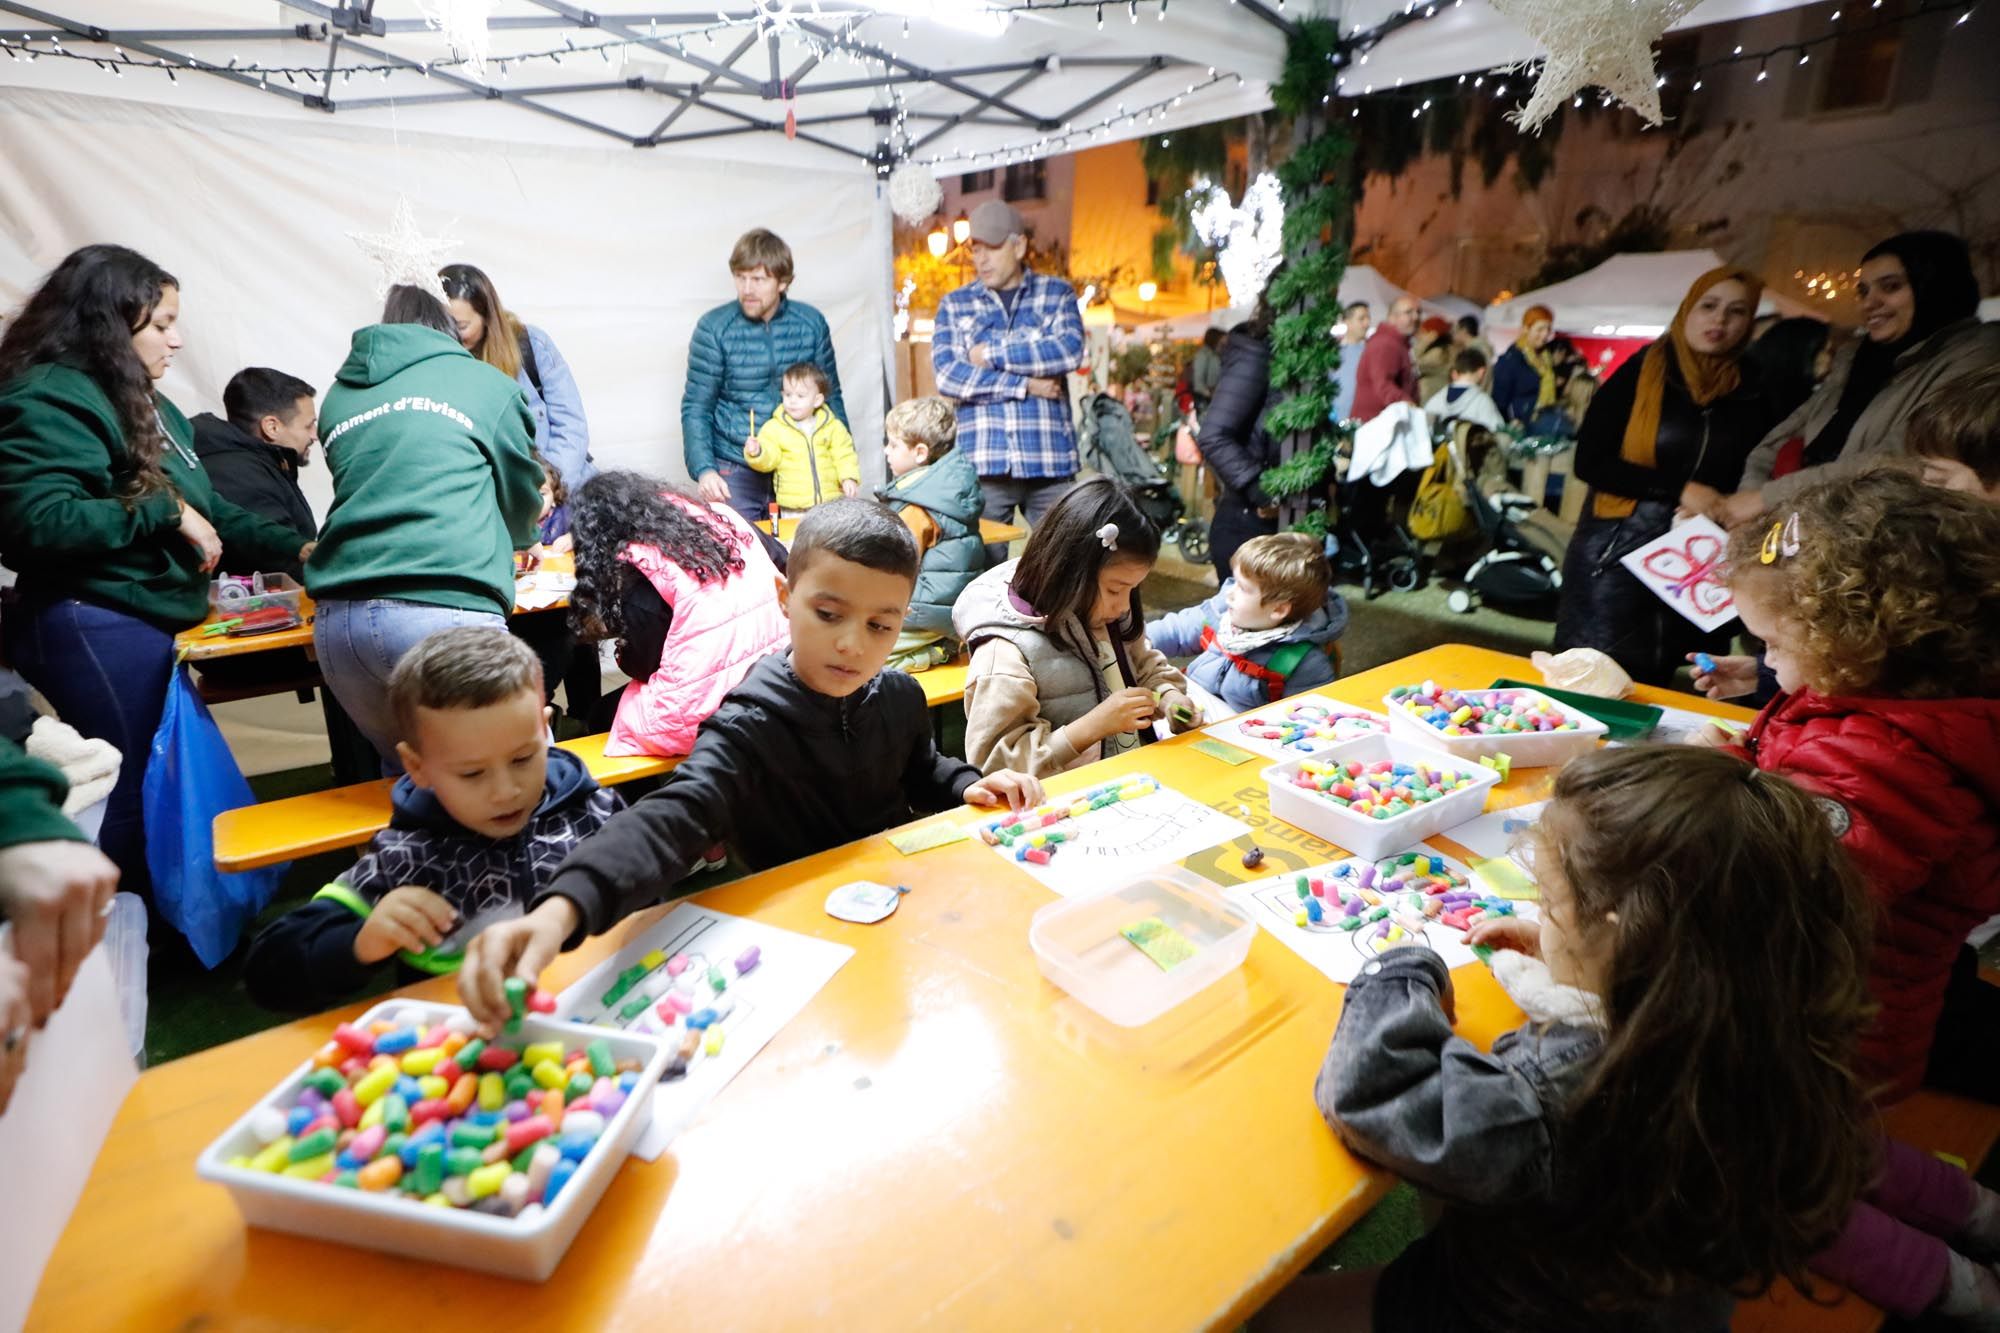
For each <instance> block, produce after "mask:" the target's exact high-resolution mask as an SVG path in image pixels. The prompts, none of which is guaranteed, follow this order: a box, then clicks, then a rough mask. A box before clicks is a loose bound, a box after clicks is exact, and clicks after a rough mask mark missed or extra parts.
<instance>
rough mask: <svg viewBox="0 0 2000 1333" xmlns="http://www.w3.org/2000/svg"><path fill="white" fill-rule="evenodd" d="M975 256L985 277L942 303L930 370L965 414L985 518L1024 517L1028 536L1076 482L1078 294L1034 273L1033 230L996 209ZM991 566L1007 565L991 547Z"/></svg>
mask: <svg viewBox="0 0 2000 1333" xmlns="http://www.w3.org/2000/svg"><path fill="white" fill-rule="evenodd" d="M971 224H972V229H971V232H970V234H969V237H968V239H967V242H966V245H967V248H968V249H969V250H970V251H971V254H972V268H973V271H974V272H975V273H977V274H978V275H979V276H978V277H977V278H976V279H975V280H974V281H972V282H969V283H967V284H966V285H965V286H963V287H960V288H959V289H958V290H957V291H953V292H948V293H946V294H945V298H944V299H943V300H942V301H940V302H938V310H937V332H936V334H935V335H934V337H933V339H932V341H931V368H932V370H934V371H935V372H936V375H937V388H938V392H939V393H940V394H943V395H944V396H945V397H946V398H949V399H951V400H952V402H953V404H954V405H955V406H956V407H957V408H958V447H959V448H961V449H963V450H965V451H966V455H967V457H969V458H970V459H971V460H972V465H973V467H974V468H976V469H977V470H978V472H979V486H980V489H981V490H982V491H983V492H984V493H985V509H984V513H983V517H986V518H990V519H993V520H995V521H998V522H1003V523H1004V522H1006V521H1008V520H1009V519H1011V518H1012V517H1013V516H1014V511H1015V510H1016V509H1018V510H1020V511H1021V513H1022V514H1023V515H1024V516H1026V518H1027V520H1028V523H1029V525H1030V526H1033V525H1035V524H1037V523H1040V522H1041V520H1042V515H1043V514H1045V513H1047V512H1048V510H1049V506H1051V505H1053V504H1054V503H1055V502H1056V499H1057V497H1059V496H1060V495H1061V494H1062V493H1063V492H1064V491H1066V490H1068V489H1069V485H1070V483H1071V482H1072V481H1073V480H1075V478H1076V471H1077V466H1078V462H1077V452H1076V431H1075V429H1074V427H1073V426H1072V425H1071V423H1070V409H1069V393H1068V389H1067V387H1066V386H1065V384H1064V383H1063V377H1064V376H1065V375H1068V374H1069V373H1070V372H1071V371H1073V370H1076V369H1077V368H1079V367H1080V366H1082V365H1083V363H1084V355H1083V315H1082V312H1081V311H1079V310H1078V309H1077V304H1076V291H1075V289H1074V288H1072V287H1071V286H1070V285H1069V284H1068V283H1066V282H1064V281H1062V279H1060V278H1052V277H1050V276H1048V275H1047V274H1046V273H1036V272H1033V271H1031V270H1030V269H1029V268H1028V267H1027V263H1026V260H1027V254H1028V237H1027V227H1026V225H1025V224H1024V223H1023V222H1022V221H1021V215H1020V214H1019V213H1017V212H1015V211H1014V209H1013V208H1012V207H1011V206H1009V205H1007V204H1004V203H1001V202H1000V201H999V200H997V199H993V200H988V201H987V202H986V203H983V204H981V205H980V206H979V207H978V208H975V209H974V210H973V211H972V218H971ZM986 558H987V562H988V563H989V564H998V563H999V562H1000V561H1002V560H1004V559H1006V558H1007V548H1006V546H1004V545H998V544H993V545H988V546H987V548H986Z"/></svg>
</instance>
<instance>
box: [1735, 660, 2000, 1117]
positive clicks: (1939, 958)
mask: <svg viewBox="0 0 2000 1333" xmlns="http://www.w3.org/2000/svg"><path fill="white" fill-rule="evenodd" d="M1743 744H1744V748H1745V750H1746V751H1747V752H1748V754H1749V755H1750V757H1751V758H1752V759H1753V760H1754V761H1755V763H1756V765H1757V767H1758V768H1760V769H1764V770H1766V771H1769V772H1773V773H1782V774H1784V775H1785V776H1786V777H1788V778H1791V779H1792V780H1793V781H1795V782H1797V783H1798V784H1799V785H1800V786H1802V787H1805V788H1807V789H1808V790H1810V791H1812V792H1814V793H1815V794H1817V795H1820V796H1823V797H1825V798H1826V799H1827V817H1828V818H1829V819H1830V820H1831V821H1832V823H1833V826H1834V828H1835V829H1836V830H1838V831H1839V832H1840V835H1841V837H1840V841H1841V843H1842V845H1844V846H1845V847H1846V848H1847V850H1848V851H1849V853H1851V854H1852V855H1853V857H1854V860H1855V863H1856V864H1857V865H1858V866H1859V867H1860V868H1861V871H1862V873H1863V875H1865V876H1866V878H1867V880H1868V886H1869V889H1870V892H1871V893H1872V894H1873V895H1874V897H1875V900H1876V902H1877V903H1878V904H1879V905H1880V907H1881V909H1882V910H1881V915H1880V918H1879V919H1878V921H1877V923H1876V927H1875V951H1874V957H1873V961H1872V963H1871V965H1870V968H1869V984H1870V987H1871V989H1872V990H1873V991H1874V994H1875V999H1876V1001H1877V1002H1878V1003H1879V1004H1880V1005H1881V1006H1882V1010H1881V1013H1880V1014H1878V1015H1877V1016H1876V1019H1875V1026H1874V1029H1873V1030H1872V1031H1871V1032H1870V1033H1869V1034H1868V1035H1867V1036H1866V1037H1865V1038H1864V1039H1863V1040H1862V1043H1861V1052H1860V1056H1859V1062H1860V1065H1861V1069H1862V1072H1863V1074H1864V1076H1865V1077H1866V1078H1867V1079H1868V1080H1869V1081H1871V1082H1875V1083H1886V1084H1887V1085H1888V1087H1887V1090H1886V1091H1885V1092H1884V1093H1883V1094H1882V1100H1884V1101H1888V1100H1893V1099H1895V1098H1898V1097H1902V1096H1904V1095H1906V1094H1908V1093H1910V1092H1913V1091H1915V1090H1916V1088H1917V1086H1918V1084H1919V1083H1920V1082H1921V1081H1922V1079H1923V1073H1924V1061H1925V1057H1926V1056H1927V1055H1928V1054H1929V1052H1930V1045H1931V1035H1932V1030H1933V1029H1934V1028H1936V1026H1937V1019H1938V1013H1939V1010H1940V1009H1941V1008H1942V1006H1943V1003H1944V989H1945V981H1946V978H1947V977H1948V976H1949V975H1950V972H1951V965H1952V960H1953V958H1954V957H1956V956H1957V954H1958V949H1959V946H1960V945H1961V944H1963V943H1964V942H1965V937H1966V935H1967V934H1969V933H1970V932H1971V930H1972V928H1973V927H1974V926H1977V925H1978V924H1979V923H1980V922H1982V921H1984V920H1986V919H1987V918H1988V917H1990V916H1992V915H1993V914H1994V913H1995V912H1996V911H2000V762H1996V760H2000V700H1994V699H1870V698H1832V699H1829V698H1825V697H1823V696H1821V695H1817V694H1814V693H1812V692H1811V691H1810V690H1804V691H1800V692H1799V693H1797V694H1780V695H1779V696H1778V697H1777V698H1775V699H1773V700H1772V701H1771V703H1770V705H1769V707H1767V708H1765V710H1764V711H1763V712H1762V713H1761V714H1759V715H1758V718H1757V721H1756V724H1755V725H1754V726H1752V727H1751V728H1750V731H1749V734H1748V735H1746V736H1745V737H1744V741H1743ZM1836 806H1837V807H1838V808H1836Z"/></svg>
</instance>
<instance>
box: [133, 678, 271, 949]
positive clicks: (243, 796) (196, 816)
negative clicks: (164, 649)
mask: <svg viewBox="0 0 2000 1333" xmlns="http://www.w3.org/2000/svg"><path fill="white" fill-rule="evenodd" d="M143 792H144V798H145V814H146V868H147V869H149V870H151V871H152V872H153V905H154V906H155V907H156V908H157V909H158V910H159V913H160V916H161V917H162V918H164V919H165V920H166V922H167V923H168V924H169V925H171V926H173V927H174V929H176V930H178V931H180V933H181V934H183V935H185V936H187V938H188V943H189V944H191V945H193V946H194V952H195V956H196V957H197V958H199V959H201V961H202V965H203V966H205V967H214V966H215V965H216V964H217V963H220V962H221V961H222V960H223V959H225V958H227V957H229V955H230V954H231V953H232V952H233V951H234V950H235V948H236V941H237V940H238V939H240V938H241V937H242V935H243V928H244V927H245V926H246V925H248V924H249V923H250V922H251V921H252V920H254V919H255V918H256V916H257V913H259V912H261V911H262V910H263V909H264V905H265V904H266V903H268V902H270V901H271V896H272V895H273V894H275V893H276V892H277V891H278V882H279V881H280V880H282V879H283V878H284V877H285V871H286V869H287V868H288V867H289V864H290V863H289V862H288V863H286V864H285V865H275V866H266V867H265V868H263V869H261V870H246V871H244V872H243V873H241V874H236V875H227V874H224V873H223V872H221V871H219V870H217V869H216V868H215V837H214V832H213V827H214V823H215V817H216V816H217V815H219V814H221V813H222V812H223V811H224V810H234V809H237V808H238V807H240V806H245V805H254V804H256V801H257V798H256V797H255V796H254V795H252V794H251V791H250V784H249V783H248V782H245V781H244V780H243V770H242V769H240V768H238V767H237V766H236V756H234V755H232V754H231V753H229V746H228V744H227V743H226V742H225V741H224V740H223V739H222V732H221V730H220V729H219V728H217V727H216V725H215V719H214V718H212V717H210V716H209V715H208V705H206V704H204V703H203V702H202V701H201V695H199V694H197V693H196V692H195V687H194V678H193V677H192V676H190V675H189V674H188V669H187V667H186V666H185V665H176V666H175V667H174V679H173V683H172V684H171V685H169V686H168V687H167V707H166V711H165V712H163V713H162V714H161V715H160V729H159V730H158V731H156V732H154V733H153V752H152V756H151V759H150V761H149V762H148V763H147V765H146V782H145V786H144V788H143Z"/></svg>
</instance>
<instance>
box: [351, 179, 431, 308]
mask: <svg viewBox="0 0 2000 1333" xmlns="http://www.w3.org/2000/svg"><path fill="white" fill-rule="evenodd" d="M347 239H349V240H350V241H353V242H354V243H355V244H356V245H358V246H360V247H361V250H362V253H364V254H366V255H367V256H368V257H369V258H370V259H372V260H374V261H375V263H376V266H377V267H378V268H379V269H380V270H381V272H380V273H379V274H378V276H377V277H376V281H375V296H376V299H377V300H380V299H381V298H383V297H386V296H387V295H388V294H389V289H390V288H391V287H420V288H422V289H423V290H424V291H427V292H429V293H430V294H431V295H432V296H435V297H436V298H437V299H438V300H439V301H440V302H443V301H445V300H447V299H448V298H447V297H446V296H445V294H444V284H443V283H442V282H440V281H438V269H439V268H441V267H442V266H443V265H444V261H445V257H446V256H447V255H449V254H450V253H451V252H452V251H454V250H456V249H458V240H457V239H456V238H455V237H451V236H426V235H424V234H423V233H422V232H420V231H418V230H417V215H416V211H415V210H414V209H412V208H411V207H410V200H409V196H408V195H401V194H399V195H397V196H396V213H395V216H394V217H392V218H391V219H390V221H389V230H388V231H386V232H361V231H350V232H348V233H347Z"/></svg>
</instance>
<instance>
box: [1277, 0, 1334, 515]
mask: <svg viewBox="0 0 2000 1333" xmlns="http://www.w3.org/2000/svg"><path fill="white" fill-rule="evenodd" d="M1342 54H1343V52H1342V47H1341V42H1340V34H1339V29H1338V28H1337V27H1336V26H1335V24H1334V23H1333V22H1332V21H1331V20H1329V19H1307V20H1305V21H1304V22H1302V23H1300V24H1299V25H1298V27H1297V28H1296V29H1295V30H1294V31H1293V33H1292V36H1291V38H1290V40H1289V41H1288V43H1287V45H1286V51H1285V66H1284V73H1283V75H1282V76H1281V77H1280V79H1279V80H1278V82H1277V83H1276V84H1274V85H1273V86H1272V89H1271V101H1272V104H1273V105H1274V106H1275V107H1276V108H1277V109H1278V111H1279V112H1280V113H1282V114H1284V115H1286V116H1288V117H1290V118H1291V120H1292V126H1293V135H1294V146H1293V149H1292V153H1291V156H1290V157H1288V158H1286V159H1285V161H1284V163H1283V164H1282V165H1280V166H1279V167H1278V183H1279V185H1280V186H1281V187H1282V188H1283V190H1284V194H1285V230H1284V244H1285V265H1284V268H1283V269H1282V270H1280V271H1279V273H1278V275H1277V277H1276V278H1275V279H1274V280H1273V281H1272V283H1271V290H1270V293H1269V297H1270V303H1271V308H1272V309H1273V310H1274V311H1277V312H1279V314H1278V316H1277V318H1276V319H1275V320H1274V321H1273V323H1272V327H1271V396H1272V400H1273V401H1274V402H1275V403H1276V404H1277V405H1276V406H1275V407H1273V408H1272V409H1271V410H1270V411H1269V413H1267V414H1266V416H1265V418H1264V428H1265V429H1266V430H1268V431H1269V432H1270V433H1271V434H1272V435H1273V436H1276V437H1278V438H1279V440H1280V452H1281V454H1282V457H1283V460H1284V461H1282V462H1280V463H1279V464H1278V465H1277V466H1276V467H1273V468H1270V469H1267V470H1266V471H1265V473H1264V475H1263V477H1262V478H1261V482H1262V485H1263V487H1264V490H1265V492H1266V493H1267V494H1269V495H1270V496H1271V497H1272V498H1274V499H1277V500H1280V501H1283V502H1286V504H1285V507H1286V508H1287V509H1288V510H1290V511H1291V512H1290V517H1291V518H1292V519H1293V520H1294V527H1295V529H1297V530H1300V531H1305V530H1309V529H1313V528H1316V529H1317V530H1319V531H1320V532H1322V533H1323V532H1324V530H1325V526H1326V511H1325V510H1324V508H1319V507H1313V508H1311V509H1310V511H1309V512H1307V513H1306V514H1305V517H1306V519H1307V520H1308V521H1307V522H1304V523H1301V522H1299V521H1298V520H1299V518H1300V511H1301V506H1302V505H1306V504H1310V498H1309V497H1310V496H1311V495H1312V493H1313V492H1314V491H1315V490H1316V489H1318V488H1319V487H1320V486H1321V485H1322V484H1323V483H1324V482H1325V481H1326V479H1327V478H1328V477H1329V476H1330V475H1332V472H1333V462H1334V448H1335V445H1336V442H1337V440H1338V438H1339V430H1338V429H1337V428H1336V427H1335V425H1334V424H1333V422H1332V421H1331V420H1330V418H1331V417H1332V415H1333V380H1332V376H1333V371H1334V368H1335V367H1337V366H1338V365H1339V364H1340V345H1339V343H1338V342H1337V341H1336V340H1335V339H1334V337H1333V335H1332V329H1333V326H1334V325H1335V324H1337V323H1338V322H1339V320H1340V311H1339V305H1340V297H1339V291H1340V275H1341V273H1342V271H1343V270H1345V269H1346V267H1347V240H1348V236H1349V234H1350V232H1351V230H1352V228H1353V221H1354V208H1353V202H1352V195H1351V191H1350V185H1349V179H1350V176H1351V170H1350V168H1351V165H1352V160H1353V156H1354V143H1353V140H1352V139H1351V138H1350V137H1349V135H1348V134H1347V132H1346V130H1345V129H1344V128H1343V127H1340V126H1337V125H1334V124H1330V123H1329V122H1328V121H1327V120H1326V118H1325V117H1324V116H1322V115H1321V114H1320V106H1321V102H1320V99H1321V97H1323V96H1324V95H1325V94H1326V93H1327V92H1328V91H1329V90H1331V89H1332V87H1333V75H1334V71H1335V70H1336V69H1337V68H1338V62H1339V61H1340V59H1341V58H1342Z"/></svg>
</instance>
